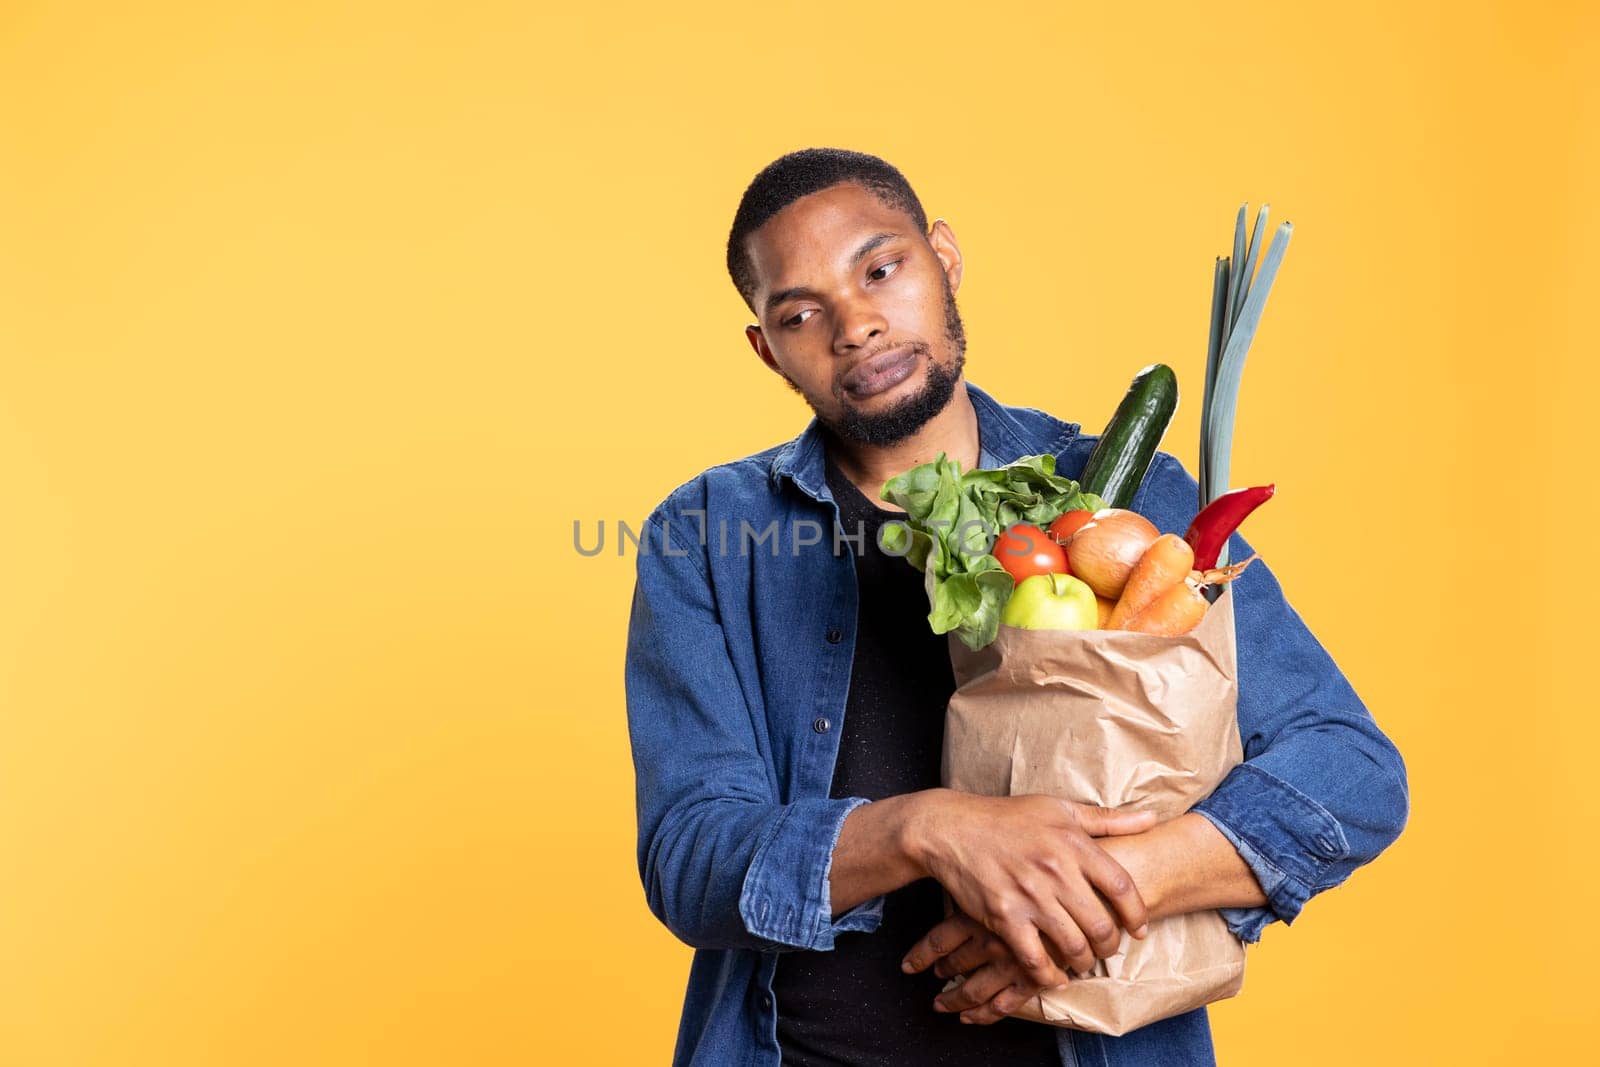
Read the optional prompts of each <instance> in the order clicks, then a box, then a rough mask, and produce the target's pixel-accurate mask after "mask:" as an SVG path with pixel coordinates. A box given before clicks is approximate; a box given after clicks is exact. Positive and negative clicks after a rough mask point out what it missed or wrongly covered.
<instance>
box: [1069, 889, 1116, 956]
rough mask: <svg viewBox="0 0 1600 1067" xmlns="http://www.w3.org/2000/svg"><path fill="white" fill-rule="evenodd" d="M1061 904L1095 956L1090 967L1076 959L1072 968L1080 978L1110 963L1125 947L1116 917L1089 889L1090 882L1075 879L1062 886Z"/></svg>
mask: <svg viewBox="0 0 1600 1067" xmlns="http://www.w3.org/2000/svg"><path fill="white" fill-rule="evenodd" d="M1057 893H1058V894H1059V901H1060V904H1061V906H1062V907H1063V908H1065V909H1066V911H1067V914H1068V915H1070V916H1072V921H1073V922H1074V923H1075V924H1076V925H1077V930H1078V931H1079V932H1081V935H1082V936H1083V937H1085V938H1087V939H1088V942H1089V949H1090V951H1091V952H1092V953H1093V956H1092V957H1091V958H1090V959H1089V961H1088V963H1087V964H1086V965H1085V964H1080V962H1079V960H1078V959H1077V958H1076V957H1075V958H1074V959H1073V966H1074V967H1076V968H1077V969H1078V973H1079V974H1084V973H1087V972H1088V971H1090V970H1093V969H1094V961H1095V960H1097V959H1099V960H1103V959H1107V958H1109V957H1111V956H1114V955H1116V953H1117V949H1118V948H1119V947H1121V945H1122V928H1121V927H1120V926H1118V925H1117V920H1116V917H1115V916H1114V915H1113V914H1112V912H1111V911H1110V909H1108V908H1107V907H1106V905H1105V902H1104V901H1102V900H1101V899H1100V898H1099V897H1097V896H1095V894H1094V890H1092V889H1090V888H1089V885H1088V883H1087V882H1083V881H1079V880H1076V879H1074V881H1073V882H1071V883H1068V884H1066V885H1063V886H1061V888H1060V889H1058V890H1057Z"/></svg>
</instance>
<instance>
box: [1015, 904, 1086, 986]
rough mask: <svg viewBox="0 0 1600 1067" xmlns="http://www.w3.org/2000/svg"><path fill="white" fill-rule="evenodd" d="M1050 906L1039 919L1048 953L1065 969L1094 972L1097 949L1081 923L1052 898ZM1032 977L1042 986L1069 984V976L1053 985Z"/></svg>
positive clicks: (1063, 976) (1054, 982)
mask: <svg viewBox="0 0 1600 1067" xmlns="http://www.w3.org/2000/svg"><path fill="white" fill-rule="evenodd" d="M1049 904H1050V906H1048V907H1044V908H1041V909H1040V910H1041V913H1042V914H1041V915H1040V916H1039V932H1040V933H1041V934H1042V935H1044V939H1045V941H1046V946H1045V947H1046V950H1047V951H1049V953H1050V955H1051V956H1052V957H1053V958H1054V959H1055V960H1056V961H1058V962H1059V963H1060V964H1061V966H1062V967H1068V968H1071V969H1072V970H1074V971H1077V972H1079V973H1083V972H1087V971H1091V970H1093V969H1094V947H1093V946H1092V945H1091V944H1090V943H1089V939H1088V938H1087V937H1085V936H1084V935H1083V931H1082V930H1081V929H1080V927H1079V925H1078V923H1077V922H1075V921H1074V917H1073V916H1072V915H1071V914H1070V913H1069V912H1068V911H1067V909H1066V907H1065V905H1064V904H1062V902H1061V901H1060V900H1058V899H1055V898H1054V897H1052V898H1051V900H1050V902H1049ZM1028 977H1029V978H1032V979H1033V980H1034V981H1036V982H1038V983H1039V984H1040V985H1046V984H1049V985H1060V984H1061V983H1063V982H1065V981H1066V980H1067V975H1066V974H1065V973H1061V975H1060V977H1058V978H1056V979H1055V980H1054V981H1053V982H1050V983H1045V982H1042V981H1039V980H1038V979H1037V978H1035V977H1034V975H1033V973H1031V972H1030V973H1029V975H1028Z"/></svg>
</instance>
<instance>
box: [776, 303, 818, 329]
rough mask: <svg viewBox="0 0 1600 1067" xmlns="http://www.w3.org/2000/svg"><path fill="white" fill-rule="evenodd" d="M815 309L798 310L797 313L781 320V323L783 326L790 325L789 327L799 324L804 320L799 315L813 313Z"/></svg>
mask: <svg viewBox="0 0 1600 1067" xmlns="http://www.w3.org/2000/svg"><path fill="white" fill-rule="evenodd" d="M816 311H817V309H816V308H806V309H805V310H804V311H802V312H800V313H799V314H796V315H791V316H790V317H789V318H787V319H784V320H783V324H784V325H785V326H788V327H791V328H792V327H795V326H799V325H800V324H801V323H802V322H804V321H805V320H804V319H803V318H801V317H800V316H801V315H815V314H816Z"/></svg>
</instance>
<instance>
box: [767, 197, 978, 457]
mask: <svg viewBox="0 0 1600 1067" xmlns="http://www.w3.org/2000/svg"><path fill="white" fill-rule="evenodd" d="M747 241H748V245H747V247H748V249H749V252H750V258H751V261H752V263H753V265H754V267H755V276H756V280H757V284H756V292H755V311H756V314H757V315H758V316H759V321H758V323H757V324H756V325H752V326H750V327H747V329H746V331H745V332H746V335H747V336H748V337H749V339H750V344H751V346H752V347H754V348H755V350H756V352H757V354H758V355H760V356H761V359H762V361H763V362H764V363H766V364H767V366H769V367H771V368H772V369H773V370H774V371H776V372H777V373H778V374H779V375H781V376H782V377H783V378H784V380H785V381H787V382H788V383H789V385H790V386H792V387H793V388H794V389H795V391H796V392H798V393H799V394H800V395H801V396H803V397H804V398H805V400H806V403H808V404H810V405H811V408H812V410H814V411H815V412H816V413H817V417H818V418H819V419H820V420H821V421H822V423H823V424H824V425H826V426H828V427H829V428H830V429H832V430H833V431H834V432H835V433H836V434H838V435H839V436H841V437H844V438H848V439H850V440H854V441H858V442H862V443H865V444H873V445H888V444H893V443H894V442H896V441H899V440H902V439H904V438H906V437H908V436H910V435H911V434H912V433H915V432H916V431H917V430H918V429H920V428H921V427H922V425H923V424H924V423H926V422H927V421H928V420H929V419H931V418H933V416H935V415H937V414H938V413H939V412H940V411H942V410H943V409H944V408H945V406H946V405H947V404H949V402H950V398H951V396H952V394H953V392H954V389H955V385H956V383H957V382H958V381H959V380H960V378H961V370H962V366H963V362H964V355H965V352H966V335H965V333H964V331H963V329H962V325H961V316H960V315H959V314H958V313H957V311H956V303H955V290H956V289H957V288H959V287H960V284H961V252H960V249H958V248H957V247H956V243H955V235H954V234H953V233H951V232H950V227H949V226H947V225H946V224H945V223H944V222H943V220H940V221H937V222H935V223H934V224H933V227H932V228H931V230H930V232H929V233H928V234H927V235H926V236H924V235H923V234H922V233H921V232H920V231H919V230H918V229H917V226H916V224H915V223H914V222H913V221H912V219H911V217H910V216H909V215H907V214H906V213H905V212H903V211H900V210H897V209H896V208H893V207H890V206H889V205H888V204H885V203H884V202H883V201H881V200H879V199H878V198H877V197H876V196H874V195H873V194H872V193H871V192H869V191H867V190H866V189H865V188H863V187H862V186H860V185H857V184H855V183H854V182H844V183H841V184H838V185H834V186H830V187H829V188H827V189H823V190H821V191H819V192H815V193H812V194H810V195H809V196H804V197H801V198H800V199H799V200H796V201H795V202H794V203H792V204H790V205H789V206H788V207H786V208H784V209H783V210H782V211H780V212H778V213H777V214H776V215H774V216H773V217H772V218H770V219H768V220H767V221H766V223H764V224H763V225H762V226H761V227H760V228H758V229H757V230H756V231H755V232H754V233H752V234H751V235H750V236H749V238H747Z"/></svg>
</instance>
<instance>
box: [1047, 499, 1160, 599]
mask: <svg viewBox="0 0 1600 1067" xmlns="http://www.w3.org/2000/svg"><path fill="white" fill-rule="evenodd" d="M1160 536H1161V531H1160V530H1157V529H1156V528H1155V526H1154V525H1152V524H1151V522H1150V520H1149V519H1147V518H1145V517H1144V516H1143V515H1140V514H1139V513H1138V512H1136V511H1129V510H1128V509H1126V508H1102V509H1101V510H1099V511H1097V512H1095V513H1094V518H1093V519H1091V520H1089V522H1088V523H1086V524H1085V525H1084V526H1083V527H1082V528H1081V529H1079V530H1078V532H1077V533H1075V534H1073V535H1072V539H1071V540H1070V541H1068V542H1067V562H1068V564H1069V565H1070V566H1071V567H1072V573H1073V574H1074V575H1076V576H1077V577H1078V578H1080V579H1082V580H1083V581H1084V582H1086V583H1087V584H1088V586H1089V588H1090V589H1093V590H1094V591H1095V595H1096V596H1103V597H1105V598H1106V599H1108V600H1116V599H1117V598H1118V597H1120V596H1121V595H1122V587H1123V586H1125V585H1127V584H1128V575H1129V574H1130V573H1132V571H1133V566H1134V564H1136V563H1138V562H1139V557H1140V556H1142V555H1144V550H1145V549H1147V548H1149V547H1150V546H1151V545H1152V544H1154V543H1155V540H1156V538H1158V537H1160Z"/></svg>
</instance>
